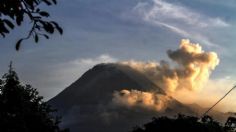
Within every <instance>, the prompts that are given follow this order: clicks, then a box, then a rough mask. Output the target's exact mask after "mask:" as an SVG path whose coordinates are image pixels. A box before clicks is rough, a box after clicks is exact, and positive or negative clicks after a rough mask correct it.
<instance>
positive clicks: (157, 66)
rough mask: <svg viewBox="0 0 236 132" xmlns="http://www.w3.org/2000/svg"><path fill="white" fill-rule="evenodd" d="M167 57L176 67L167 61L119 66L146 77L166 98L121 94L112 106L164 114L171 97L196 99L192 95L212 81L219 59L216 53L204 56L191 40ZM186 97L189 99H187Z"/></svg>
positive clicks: (208, 53)
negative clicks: (126, 67) (210, 77)
mask: <svg viewBox="0 0 236 132" xmlns="http://www.w3.org/2000/svg"><path fill="white" fill-rule="evenodd" d="M167 54H168V57H169V58H170V60H172V62H171V64H173V66H171V65H170V64H169V63H168V62H167V61H165V60H162V61H160V62H159V63H158V62H140V61H133V60H132V61H126V62H120V63H121V64H123V65H129V66H130V67H132V68H134V69H136V70H138V71H139V72H141V73H143V74H144V75H146V76H147V77H148V78H150V79H151V80H152V81H153V82H154V83H156V85H157V86H159V87H160V88H162V89H163V90H164V91H165V92H166V93H167V95H161V94H157V93H155V92H143V91H138V90H131V91H129V90H122V91H119V92H117V91H116V92H114V95H113V102H114V103H115V104H119V105H122V106H126V107H142V108H147V109H151V110H155V111H163V110H165V108H166V107H167V105H168V104H169V103H168V100H169V98H170V97H169V96H173V97H177V98H178V99H180V101H183V102H186V101H185V100H186V98H185V97H181V98H179V95H186V94H187V93H188V95H193V91H200V89H201V88H202V86H203V84H204V83H206V82H207V80H208V79H209V76H210V74H211V72H212V70H214V69H215V67H216V66H217V65H218V64H219V58H218V56H217V54H216V53H215V52H205V51H203V50H202V47H201V46H200V45H199V44H194V43H191V42H190V41H189V40H188V39H183V40H181V42H180V46H179V48H178V49H177V50H168V51H167ZM180 93H181V94H180ZM183 93H186V94H183ZM168 95H169V96H168ZM186 97H187V98H188V96H186ZM188 100H189V99H188Z"/></svg>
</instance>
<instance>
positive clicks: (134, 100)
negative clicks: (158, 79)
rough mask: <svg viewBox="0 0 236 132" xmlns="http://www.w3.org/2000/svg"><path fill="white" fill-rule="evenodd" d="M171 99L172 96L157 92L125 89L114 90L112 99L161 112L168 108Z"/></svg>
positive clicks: (125, 104)
mask: <svg viewBox="0 0 236 132" xmlns="http://www.w3.org/2000/svg"><path fill="white" fill-rule="evenodd" d="M169 100H170V97H168V96H166V95H163V94H158V93H155V92H143V91H138V90H125V89H124V90H122V91H116V92H114V95H113V100H112V101H113V102H114V103H115V104H117V105H121V106H126V107H128V108H133V107H140V108H145V109H147V108H148V109H150V110H155V111H159V112H161V111H164V110H165V109H166V108H167V104H168V101H169Z"/></svg>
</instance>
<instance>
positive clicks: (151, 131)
mask: <svg viewBox="0 0 236 132" xmlns="http://www.w3.org/2000/svg"><path fill="white" fill-rule="evenodd" d="M235 128H236V118H234V117H229V118H228V120H227V122H226V123H225V124H224V125H222V124H220V123H219V122H217V121H215V120H213V118H212V117H210V116H204V117H202V118H198V117H193V116H185V115H178V116H177V117H176V118H169V117H158V118H153V120H152V121H151V122H149V123H146V124H144V125H143V127H135V128H134V129H133V131H132V132H235V131H236V129H235Z"/></svg>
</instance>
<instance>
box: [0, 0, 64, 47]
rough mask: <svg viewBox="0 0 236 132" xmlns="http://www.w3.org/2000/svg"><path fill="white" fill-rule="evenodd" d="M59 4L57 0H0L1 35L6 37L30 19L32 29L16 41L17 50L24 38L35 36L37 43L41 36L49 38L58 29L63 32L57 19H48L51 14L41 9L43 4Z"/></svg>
mask: <svg viewBox="0 0 236 132" xmlns="http://www.w3.org/2000/svg"><path fill="white" fill-rule="evenodd" d="M43 3H44V4H46V5H48V6H50V5H53V4H57V1H56V0H0V35H1V36H2V37H5V36H6V34H8V33H10V30H12V29H14V27H15V26H21V25H22V22H23V21H24V20H25V21H26V20H29V21H30V24H31V26H32V27H31V30H30V31H29V33H28V35H27V36H26V37H25V38H21V39H19V40H18V41H17V42H16V47H15V48H16V50H19V48H20V45H21V42H22V41H23V40H26V39H29V38H31V37H33V38H34V41H35V42H36V43H37V42H38V41H39V38H40V37H45V38H46V39H49V35H50V34H53V33H54V32H55V30H57V31H58V32H59V33H60V34H62V33H63V30H62V28H61V27H60V26H59V25H58V23H57V22H55V21H50V20H48V17H49V16H50V14H49V13H48V12H46V11H44V10H41V7H40V6H41V5H42V4H43Z"/></svg>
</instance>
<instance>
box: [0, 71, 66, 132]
mask: <svg viewBox="0 0 236 132" xmlns="http://www.w3.org/2000/svg"><path fill="white" fill-rule="evenodd" d="M42 99H43V97H42V96H39V95H38V92H37V90H36V89H34V88H32V87H31V86H30V85H22V84H21V83H20V82H19V79H18V76H17V74H16V72H15V71H13V69H12V67H10V69H9V72H8V73H6V74H5V75H4V76H3V77H2V79H0V131H1V132H66V131H68V130H62V129H60V127H59V123H60V118H59V117H54V116H53V115H52V114H53V112H55V110H54V109H52V108H51V106H49V105H48V104H47V103H46V102H44V101H42Z"/></svg>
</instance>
